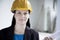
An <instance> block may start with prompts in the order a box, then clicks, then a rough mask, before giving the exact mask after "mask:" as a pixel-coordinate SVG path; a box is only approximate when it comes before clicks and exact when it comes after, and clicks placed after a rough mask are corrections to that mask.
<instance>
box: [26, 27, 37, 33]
mask: <svg viewBox="0 0 60 40" xmlns="http://www.w3.org/2000/svg"><path fill="white" fill-rule="evenodd" d="M27 30H29V31H30V32H31V33H32V34H38V32H37V31H35V30H34V29H31V28H29V27H27Z"/></svg>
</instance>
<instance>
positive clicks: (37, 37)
mask: <svg viewBox="0 0 60 40" xmlns="http://www.w3.org/2000/svg"><path fill="white" fill-rule="evenodd" d="M28 30H29V33H30V34H31V38H32V39H34V40H39V34H38V32H37V31H35V30H33V29H31V28H28Z"/></svg>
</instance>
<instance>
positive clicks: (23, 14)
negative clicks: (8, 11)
mask: <svg viewBox="0 0 60 40" xmlns="http://www.w3.org/2000/svg"><path fill="white" fill-rule="evenodd" d="M14 17H15V19H16V23H18V24H26V22H27V20H28V18H29V11H27V10H16V12H15V14H14Z"/></svg>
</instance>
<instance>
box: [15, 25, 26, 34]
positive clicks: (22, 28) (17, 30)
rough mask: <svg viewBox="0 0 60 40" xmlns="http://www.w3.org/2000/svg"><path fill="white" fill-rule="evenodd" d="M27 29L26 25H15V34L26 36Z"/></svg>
mask: <svg viewBox="0 0 60 40" xmlns="http://www.w3.org/2000/svg"><path fill="white" fill-rule="evenodd" d="M25 28H26V24H24V25H21V24H16V25H15V33H16V34H24V31H25Z"/></svg>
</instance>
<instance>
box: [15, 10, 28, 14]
mask: <svg viewBox="0 0 60 40" xmlns="http://www.w3.org/2000/svg"><path fill="white" fill-rule="evenodd" d="M16 12H21V13H24V12H28V10H16Z"/></svg>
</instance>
